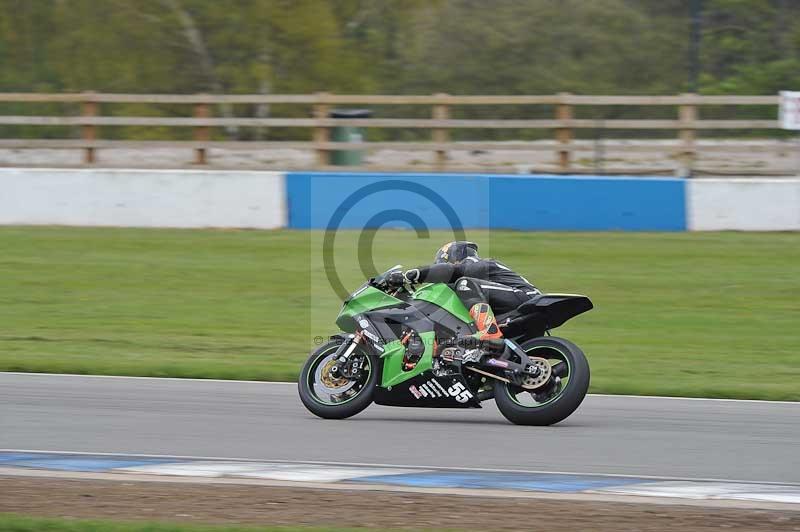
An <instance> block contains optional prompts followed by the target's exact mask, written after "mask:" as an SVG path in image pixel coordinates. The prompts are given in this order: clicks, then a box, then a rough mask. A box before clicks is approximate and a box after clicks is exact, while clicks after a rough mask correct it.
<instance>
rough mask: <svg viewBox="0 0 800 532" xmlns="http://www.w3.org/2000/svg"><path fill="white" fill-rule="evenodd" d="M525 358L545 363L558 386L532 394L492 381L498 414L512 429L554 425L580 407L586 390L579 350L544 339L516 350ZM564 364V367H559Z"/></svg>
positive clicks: (563, 341) (583, 358)
mask: <svg viewBox="0 0 800 532" xmlns="http://www.w3.org/2000/svg"><path fill="white" fill-rule="evenodd" d="M520 347H521V348H522V349H523V350H524V351H525V352H526V353H527V354H528V355H529V356H535V357H540V358H545V359H547V360H548V361H549V362H550V364H551V366H552V368H553V373H554V375H556V374H557V375H559V379H560V380H561V381H560V382H558V381H555V380H554V381H552V382H551V384H550V388H548V387H547V385H545V387H543V389H541V390H539V391H538V393H536V394H531V393H530V392H528V391H525V390H523V389H522V388H520V387H519V386H515V385H513V384H509V383H505V382H502V381H495V383H494V400H495V403H496V404H497V408H498V409H499V410H500V413H502V414H503V416H505V418H506V419H508V420H509V421H511V422H512V423H514V424H516V425H538V426H545V425H554V424H555V423H558V422H559V421H563V420H564V419H566V418H567V417H568V416H569V415H570V414H572V413H573V412H575V410H577V408H578V406H580V404H581V402H582V401H583V399H584V397H586V392H587V390H588V389H589V362H588V361H587V360H586V355H584V354H583V351H581V349H580V348H579V347H578V346H577V345H575V344H573V343H572V342H570V341H569V340H566V339H564V338H557V337H555V336H546V337H541V338H534V339H533V340H528V341H527V342H524V343H523V344H522V345H521V346H520ZM562 364H565V365H566V367H564V366H562Z"/></svg>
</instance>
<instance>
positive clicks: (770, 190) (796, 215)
mask: <svg viewBox="0 0 800 532" xmlns="http://www.w3.org/2000/svg"><path fill="white" fill-rule="evenodd" d="M686 202H687V205H686V214H687V217H688V220H687V222H688V224H687V225H688V229H689V230H690V231H721V230H735V231H800V179H757V178H752V179H750V178H744V179H703V178H700V179H692V180H689V181H688V182H687V190H686Z"/></svg>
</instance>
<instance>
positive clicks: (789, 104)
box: [779, 91, 800, 129]
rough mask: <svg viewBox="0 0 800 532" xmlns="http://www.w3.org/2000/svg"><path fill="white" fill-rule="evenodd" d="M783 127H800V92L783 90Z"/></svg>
mask: <svg viewBox="0 0 800 532" xmlns="http://www.w3.org/2000/svg"><path fill="white" fill-rule="evenodd" d="M779 120H780V122H781V128H783V129H800V92H798V91H781V107H780V113H779Z"/></svg>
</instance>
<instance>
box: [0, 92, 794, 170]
mask: <svg viewBox="0 0 800 532" xmlns="http://www.w3.org/2000/svg"><path fill="white" fill-rule="evenodd" d="M53 102H61V103H73V104H76V105H75V107H74V108H75V109H76V110H77V109H78V108H80V109H81V113H80V114H79V115H78V114H76V115H73V116H63V115H62V116H30V115H19V116H10V115H0V126H74V127H76V128H79V129H80V132H81V134H80V138H77V135H76V138H69V139H0V148H75V149H81V150H83V153H84V157H83V161H84V163H85V164H87V165H91V164H94V163H95V162H96V161H97V151H98V150H100V149H103V148H133V149H147V148H152V147H169V148H186V149H191V150H194V154H195V155H194V163H195V164H198V165H204V164H207V163H208V157H209V156H208V150H210V149H214V148H228V149H231V148H232V149H241V148H245V149H259V150H261V149H263V150H269V149H272V148H298V149H308V150H314V152H315V153H316V159H315V160H316V167H318V168H324V167H327V166H328V165H329V164H330V162H331V158H330V156H331V152H332V151H335V150H377V149H392V150H402V151H428V152H435V154H436V155H435V166H436V168H437V169H442V170H444V169H447V167H448V157H447V153H448V152H449V151H453V150H487V151H488V150H531V151H533V150H536V151H538V150H552V152H553V153H554V155H555V160H556V161H557V168H558V169H559V170H560V171H563V172H569V171H572V170H574V165H573V156H572V154H573V153H574V152H576V151H578V150H585V149H586V144H587V143H591V141H590V140H588V141H587V140H581V139H576V135H575V133H576V131H577V130H581V129H593V130H596V129H597V128H598V127H600V128H602V129H603V130H637V131H638V130H641V131H642V135H641V138H647V133H646V132H647V131H654V130H662V131H664V130H670V131H673V132H674V134H673V135H672V138H673V139H674V142H672V143H670V144H668V145H666V146H665V145H664V144H663V143H662V144H655V145H649V146H648V145H639V146H635V147H631V148H630V149H632V150H635V151H644V152H646V151H653V152H664V151H665V150H666V151H668V152H669V153H670V155H671V156H672V157H674V158H676V159H677V160H678V161H680V164H681V166H682V167H683V168H685V169H686V170H687V171H690V170H691V168H692V166H693V161H694V160H695V158H696V157H697V154H698V143H697V133H698V131H700V130H752V129H758V130H776V129H779V123H778V120H777V104H778V96H777V95H775V96H700V95H696V94H682V95H675V96H583V95H574V94H566V93H561V94H557V95H545V96H453V95H447V94H435V95H429V96H421V95H415V96H377V95H335V94H328V93H317V94H309V95H208V94H192V95H177V94H100V93H72V94H34V93H0V104H2V103H25V104H39V103H53ZM101 104H102V105H103V107H105V106H106V105H113V104H181V105H186V106H191V116H189V111H190V108H187V112H186V115H187V116H177V117H176V116H166V117H165V116H103V115H102V114H101V113H100V111H101ZM237 104H255V105H270V104H297V105H304V106H306V107H309V108H310V109H311V112H310V113H309V115H310V116H308V117H306V118H302V117H300V118H277V117H274V118H256V117H230V116H228V117H225V116H213V112H212V111H214V110H215V109H216V108H218V107H219V108H222V107H223V106H231V105H237ZM340 105H358V106H371V105H376V106H397V105H402V106H421V107H423V108H427V109H428V110H429V111H428V112H429V114H430V118H330V117H329V113H330V111H331V109H332V108H333V106H340ZM514 105H517V106H522V105H525V106H530V105H543V106H544V105H546V106H551V108H552V109H553V116H552V118H540V119H458V118H451V116H452V114H453V113H452V109H453V108H454V107H456V106H514ZM581 106H638V107H651V106H660V107H662V108H663V107H671V108H673V109H674V111H673V112H672V113H673V116H674V118H671V119H604V120H602V121H600V122H599V121H598V120H596V119H583V118H576V115H579V114H580V113H576V109H577V108H579V107H581ZM702 106H722V107H729V106H775V109H776V110H775V118H774V119H768V120H733V119H726V120H710V119H701V118H700V114H699V109H700V108H701V107H702ZM101 126H137V127H143V126H144V127H164V126H168V127H181V128H182V127H186V128H192V130H193V140H183V141H179V140H163V141H137V140H103V139H101V138H100V135H99V129H98V128H99V127H101ZM336 126H355V127H361V128H402V129H415V130H427V131H428V132H429V135H427V136H429V138H430V141H424V142H417V141H415V142H400V141H393V142H363V143H362V142H332V140H331V134H330V132H331V128H333V127H336ZM230 127H235V128H264V127H269V128H306V129H308V130H309V135H308V138H309V140H307V141H279V140H274V141H238V140H213V139H212V134H211V131H212V128H230ZM461 129H473V130H474V129H484V130H490V129H491V130H496V129H517V130H519V129H532V130H549V131H551V132H552V140H550V141H544V142H542V141H537V142H530V141H526V142H511V143H509V142H501V141H466V142H465V141H459V142H453V141H451V136H450V132H451V131H453V130H461ZM610 134H611V133H605V135H606V136H608V135H610ZM662 137H663V136H662ZM704 149H705V148H704ZM710 149H713V150H715V151H731V152H733V151H741V150H742V149H747V146H746V145H745V146H743V145H742V144H736V145H719V146H713V147H712V148H710ZM762 149H763V146H762Z"/></svg>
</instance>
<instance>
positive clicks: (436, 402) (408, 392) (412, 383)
mask: <svg viewBox="0 0 800 532" xmlns="http://www.w3.org/2000/svg"><path fill="white" fill-rule="evenodd" d="M415 369H416V368H415ZM374 401H375V403H376V404H379V405H386V406H416V407H426V408H480V407H481V405H480V402H479V401H478V399H477V398H476V397H475V394H474V393H472V391H471V390H470V388H469V385H468V384H467V381H466V380H465V379H464V376H463V375H448V376H446V377H437V376H436V375H434V374H433V372H432V371H429V370H426V371H424V372H422V373H419V374H417V375H415V376H414V377H412V378H410V379H407V380H405V381H403V383H402V384H399V385H396V386H390V387H387V388H383V387H380V386H379V387H376V388H375V396H374Z"/></svg>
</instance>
